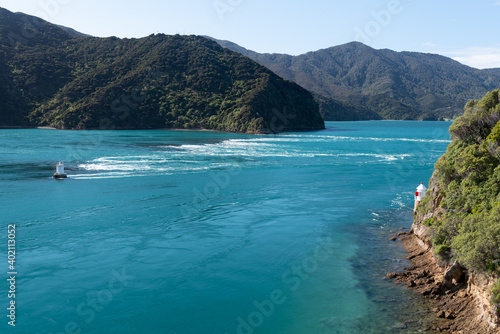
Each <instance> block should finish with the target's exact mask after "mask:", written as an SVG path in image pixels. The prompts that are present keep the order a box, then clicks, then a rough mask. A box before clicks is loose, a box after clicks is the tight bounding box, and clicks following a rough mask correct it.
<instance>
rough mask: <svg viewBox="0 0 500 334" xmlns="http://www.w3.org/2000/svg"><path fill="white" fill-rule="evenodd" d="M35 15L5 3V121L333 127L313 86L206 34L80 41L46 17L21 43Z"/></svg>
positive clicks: (81, 125)
mask: <svg viewBox="0 0 500 334" xmlns="http://www.w3.org/2000/svg"><path fill="white" fill-rule="evenodd" d="M27 20H28V21H29V18H27V17H26V16H24V15H23V14H12V13H10V12H8V11H6V10H2V9H0V80H1V81H0V94H5V96H6V97H7V98H6V99H4V101H2V102H0V109H1V110H2V112H1V113H0V125H12V123H13V122H14V120H17V122H18V123H22V124H24V125H27V124H33V125H50V126H54V127H56V128H63V129H150V128H181V129H192V128H204V129H213V130H220V131H233V132H254V133H270V132H277V131H293V130H316V129H322V128H324V121H323V119H322V117H321V115H320V113H319V109H318V105H317V104H316V103H315V102H314V99H313V97H312V95H311V94H310V93H309V92H307V91H306V90H304V89H303V88H301V87H299V86H298V85H296V84H294V83H291V82H288V81H285V80H283V79H281V78H280V77H278V76H277V75H275V74H274V73H272V72H271V71H269V70H268V69H266V68H264V67H263V66H261V65H259V64H257V63H255V62H253V61H252V60H250V59H248V58H246V57H243V56H241V55H239V54H237V53H235V52H233V51H230V50H228V49H224V48H222V47H221V46H219V45H218V44H217V43H215V42H214V41H212V40H209V39H207V38H204V37H199V36H179V35H176V36H166V35H161V34H160V35H151V36H148V37H145V38H141V39H118V38H116V37H111V38H93V37H85V36H84V37H75V35H78V34H76V33H75V32H73V33H72V34H69V33H67V32H66V31H64V30H63V29H61V28H59V27H57V26H54V25H51V24H49V23H46V22H43V21H41V22H37V24H36V25H35V24H32V26H33V27H32V28H33V32H32V35H30V38H27V39H25V40H24V39H22V38H20V37H19V38H18V40H17V42H16V44H15V45H16V49H14V48H13V47H12V43H11V41H10V40H9V31H11V30H13V29H14V30H15V31H16V33H17V34H20V35H19V36H21V37H22V34H23V32H25V31H26V29H28V28H29V27H31V26H30V25H28V23H26V21H27ZM4 91H5V92H4ZM13 101H21V102H19V103H20V104H21V108H20V107H19V105H16V104H15V103H14V102H13ZM2 103H3V105H2ZM19 103H18V104H19ZM2 106H5V108H2Z"/></svg>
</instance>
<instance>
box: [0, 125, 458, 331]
mask: <svg viewBox="0 0 500 334" xmlns="http://www.w3.org/2000/svg"><path fill="white" fill-rule="evenodd" d="M449 125H450V123H447V122H396V121H394V122H393V121H375V122H341V123H337V122H328V123H327V129H326V130H325V131H317V132H307V133H286V134H279V135H270V136H259V135H244V134H228V133H218V132H188V131H54V130H41V129H40V130H0V143H1V145H0V185H1V188H0V189H2V190H1V192H0V201H1V203H2V206H1V208H2V217H3V219H2V221H3V225H4V226H3V227H2V228H1V230H0V242H1V243H3V244H4V245H6V244H7V224H9V223H10V224H12V223H15V224H16V251H17V258H16V261H17V262H16V269H17V272H18V275H17V281H16V284H17V293H16V303H17V305H18V307H17V310H16V312H17V313H16V327H15V328H12V327H11V326H8V325H7V321H8V319H7V317H6V316H2V317H3V318H4V321H3V323H2V324H0V329H1V331H2V332H8V333H51V332H52V333H60V332H75V333H76V332H78V331H79V332H80V333H111V332H113V333H172V334H173V333H178V334H191V333H193V334H194V333H220V334H224V333H228V334H233V333H245V334H248V333H262V334H271V333H274V334H276V333H289V334H294V333H297V334H299V333H300V334H304V333H308V334H320V333H321V334H323V333H392V332H394V333H400V332H406V333H409V332H417V331H418V329H419V328H420V324H419V322H418V321H417V320H416V319H417V318H418V317H415V315H418V316H420V315H421V316H422V317H425V316H426V313H425V302H424V301H422V300H421V298H420V297H418V296H416V295H414V294H413V293H412V292H411V291H408V290H407V289H406V288H404V287H401V286H397V285H394V284H393V283H392V282H389V281H386V280H384V276H385V273H387V272H390V271H396V270H400V269H401V268H402V267H403V266H405V265H408V263H407V262H406V261H405V260H402V259H403V258H404V250H403V249H402V248H401V247H400V246H398V245H397V244H394V243H392V242H390V241H388V239H389V237H390V235H391V234H392V233H396V232H398V231H399V228H400V227H402V226H404V227H407V228H409V227H410V226H411V221H412V208H413V192H414V189H415V188H416V186H418V184H419V183H420V182H424V183H427V181H428V179H429V177H430V176H431V174H432V168H433V164H434V162H435V161H436V160H437V159H438V158H439V156H441V155H442V154H443V153H444V151H445V149H446V146H447V145H448V143H449V140H448V138H449V136H448V133H447V129H448V127H449ZM59 160H63V161H64V162H65V165H66V171H67V173H68V175H69V178H68V179H66V180H63V181H57V180H53V179H52V178H51V175H52V173H53V172H54V169H55V164H56V162H57V161H59ZM2 231H3V232H2ZM0 258H3V259H5V260H4V261H1V263H2V265H1V266H0V271H1V272H2V273H4V275H6V273H7V271H8V268H7V253H6V247H3V248H2V249H1V252H0ZM8 290H9V289H8V286H7V283H6V282H5V281H3V282H2V283H1V284H0V302H1V304H2V305H8V302H9V300H8V298H7V291H8ZM2 291H3V292H2ZM6 307H7V306H5V307H4V308H3V309H4V310H5V308H6ZM4 313H5V315H7V310H5V311H4ZM402 324H404V328H405V329H403V330H402V331H400V330H399V329H397V327H398V326H399V327H401V326H403V325H402ZM395 326H396V327H395Z"/></svg>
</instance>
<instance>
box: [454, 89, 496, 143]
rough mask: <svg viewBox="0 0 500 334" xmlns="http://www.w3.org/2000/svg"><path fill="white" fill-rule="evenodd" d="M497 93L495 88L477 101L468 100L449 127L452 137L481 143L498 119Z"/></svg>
mask: <svg viewBox="0 0 500 334" xmlns="http://www.w3.org/2000/svg"><path fill="white" fill-rule="evenodd" d="M498 94H499V90H495V91H492V92H489V93H487V94H486V96H485V97H484V98H483V99H482V100H481V101H479V102H477V101H472V102H469V103H468V104H467V105H466V107H465V113H464V115H462V116H460V117H459V118H457V119H456V120H455V122H453V124H452V125H451V127H450V133H451V136H452V138H455V139H459V140H461V141H464V142H466V143H482V141H483V140H484V139H485V138H487V137H488V136H489V134H490V133H491V130H492V128H493V127H495V125H496V124H497V122H498V121H500V105H499V103H500V102H499V96H498ZM497 132H498V130H497ZM496 138H498V135H496Z"/></svg>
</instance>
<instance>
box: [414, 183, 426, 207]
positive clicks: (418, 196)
mask: <svg viewBox="0 0 500 334" xmlns="http://www.w3.org/2000/svg"><path fill="white" fill-rule="evenodd" d="M426 191H427V188H426V187H425V186H424V183H423V182H422V183H420V185H419V186H418V187H417V191H416V192H415V205H414V206H413V214H415V213H416V212H417V206H418V205H419V204H420V202H421V201H422V199H423V198H424V197H425V192H426Z"/></svg>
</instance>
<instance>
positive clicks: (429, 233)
mask: <svg viewBox="0 0 500 334" xmlns="http://www.w3.org/2000/svg"><path fill="white" fill-rule="evenodd" d="M427 198H428V200H427V201H428V202H426V203H424V205H422V206H419V207H417V211H416V213H415V217H414V222H413V225H412V229H411V232H412V233H413V234H414V235H415V237H416V240H417V242H418V244H419V245H420V247H421V249H422V250H423V251H426V252H431V253H433V254H434V256H433V257H432V258H431V259H430V260H429V259H427V260H428V261H429V262H434V265H435V266H436V267H437V268H436V271H435V276H436V277H435V280H436V281H437V282H439V283H440V284H441V285H443V286H448V288H451V290H453V288H454V287H453V286H454V285H456V284H457V283H459V282H457V279H456V277H457V275H456V273H457V272H460V273H463V277H460V278H459V280H462V281H463V282H466V284H467V285H466V287H465V292H464V293H463V295H464V296H468V298H469V299H470V300H471V301H472V302H473V303H474V304H475V310H474V311H475V312H474V313H475V314H474V315H473V316H472V318H473V319H472V321H473V322H472V324H470V325H472V326H480V325H484V324H485V323H486V324H487V325H488V327H489V328H490V329H492V330H498V329H500V318H499V317H498V313H497V305H493V304H492V289H493V287H494V285H495V283H496V278H495V277H494V276H492V275H491V274H485V273H477V272H474V271H468V270H467V268H465V267H464V266H463V265H461V264H460V263H459V262H457V261H456V260H455V259H454V258H453V256H452V255H451V254H449V253H448V254H446V255H444V254H442V255H441V256H438V255H436V254H435V252H436V248H435V247H434V246H433V242H432V237H433V235H434V233H435V231H434V230H433V229H432V228H431V227H430V226H429V225H428V224H427V223H424V222H428V221H432V220H436V221H439V220H442V217H443V216H444V215H445V214H446V212H447V210H446V209H445V208H443V207H442V206H441V203H442V201H443V200H444V196H443V195H442V191H441V189H440V188H439V187H438V186H436V184H435V182H434V177H433V178H431V181H430V187H429V190H428V192H427ZM429 203H430V204H429ZM426 204H427V205H426ZM457 269H458V270H457ZM436 273H437V275H436ZM454 274H455V277H453V276H454ZM460 276H462V275H460ZM454 279H455V281H454ZM451 290H450V291H451ZM474 318H475V319H474ZM474 320H476V322H474ZM469 321H470V320H469ZM470 325H469V326H470Z"/></svg>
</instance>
